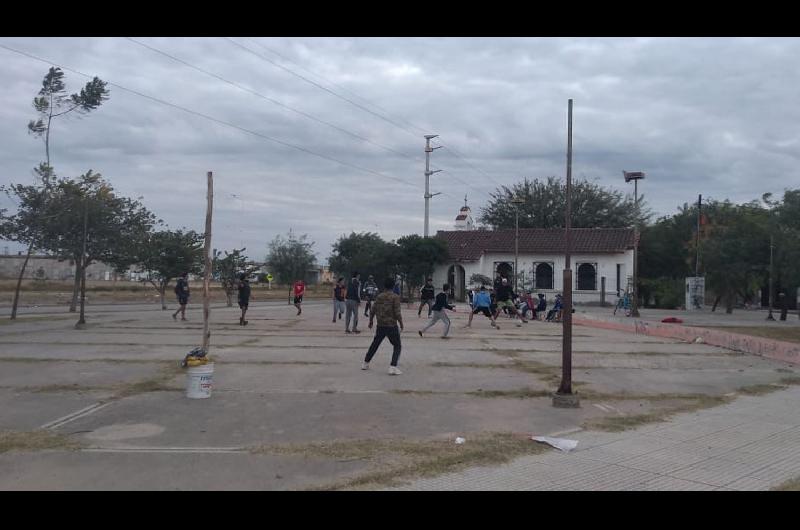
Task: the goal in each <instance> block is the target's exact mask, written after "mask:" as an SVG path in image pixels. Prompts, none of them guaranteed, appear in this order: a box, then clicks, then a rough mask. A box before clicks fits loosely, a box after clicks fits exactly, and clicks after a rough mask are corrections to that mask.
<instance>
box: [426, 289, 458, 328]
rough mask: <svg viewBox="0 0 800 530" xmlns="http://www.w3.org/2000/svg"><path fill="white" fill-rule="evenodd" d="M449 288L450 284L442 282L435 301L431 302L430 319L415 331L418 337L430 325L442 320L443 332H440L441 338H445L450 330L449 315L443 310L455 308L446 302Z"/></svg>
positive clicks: (453, 309)
mask: <svg viewBox="0 0 800 530" xmlns="http://www.w3.org/2000/svg"><path fill="white" fill-rule="evenodd" d="M449 288H450V286H449V285H448V284H444V285H443V286H442V292H441V293H439V294H437V295H436V303H434V304H433V318H431V321H430V322H428V325H427V326H425V327H424V328H422V329H421V330H419V331H418V332H417V333H419V336H420V337H422V336H423V333H425V332H426V331H428V329H429V328H430V327H431V326H433V325H434V324H436V323H437V322H438V321H440V320H441V321H442V322H444V334H442V338H443V339H446V338H447V333H448V332H449V331H450V317H448V316H447V313H445V312H444V310H445V309H449V310H451V311H455V310H456V308H455V307H453V306H451V305H450V304H448V303H447V293H448V292H449Z"/></svg>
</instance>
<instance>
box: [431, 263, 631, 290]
mask: <svg viewBox="0 0 800 530" xmlns="http://www.w3.org/2000/svg"><path fill="white" fill-rule="evenodd" d="M499 261H505V262H508V263H510V264H511V266H512V267H513V266H514V254H513V253H512V254H495V253H490V254H484V255H482V256H481V259H480V260H478V261H474V262H460V263H459V265H461V266H463V267H464V270H465V272H466V278H467V287H469V278H470V276H471V275H472V274H475V273H480V274H484V275H486V276H488V277H489V278H494V263H495V262H499ZM571 261H572V278H573V286H572V289H573V291H572V292H573V300H574V301H575V302H576V303H585V302H599V301H600V287H601V277H603V276H605V278H606V302H611V303H613V302H614V301H615V300H616V294H617V264H621V265H622V267H621V270H620V283H621V285H620V286H619V287H620V289H622V290H624V289H625V286H626V285H627V277H628V275H630V274H632V273H633V250H628V251H626V252H625V253H616V254H573V255H572V259H571ZM534 262H536V263H539V262H550V263H553V273H554V274H553V287H554V289H547V290H541V289H533V290H534V291H535V292H537V293H538V292H542V293H544V294H545V296H546V297H547V299H548V300H552V299H553V298H554V297H555V294H556V293H558V292H563V285H562V280H563V277H562V274H563V270H564V255H563V254H558V255H556V254H536V255H532V254H520V255H519V260H518V264H519V269H520V271H522V272H524V274H525V279H526V283H528V282H530V280H531V279H532V278H531V274H532V270H533V263H534ZM584 262H588V263H596V264H597V286H596V287H597V289H596V290H595V291H578V290H577V278H578V264H580V263H584ZM452 264H453V262H450V263H447V264H444V265H440V266H439V267H437V268H436V272H435V273H434V275H433V280H434V285H435V286H436V289H437V290H439V289H441V287H442V284H443V283H445V282H447V270H448V268H449V267H450V265H452Z"/></svg>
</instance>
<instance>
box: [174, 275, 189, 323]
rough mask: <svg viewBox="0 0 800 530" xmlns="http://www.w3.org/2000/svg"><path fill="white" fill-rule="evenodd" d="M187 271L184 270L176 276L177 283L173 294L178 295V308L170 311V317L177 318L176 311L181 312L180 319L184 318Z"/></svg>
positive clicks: (187, 295) (187, 283) (187, 282)
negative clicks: (172, 311) (178, 276)
mask: <svg viewBox="0 0 800 530" xmlns="http://www.w3.org/2000/svg"><path fill="white" fill-rule="evenodd" d="M188 276H189V273H188V272H184V273H183V274H181V275H180V278H178V283H176V284H175V294H176V295H178V305H179V306H180V307H178V310H177V311H175V312H174V313H172V319H173V320H178V313H180V314H181V320H186V304H188V303H189V281H188V280H187V277H188Z"/></svg>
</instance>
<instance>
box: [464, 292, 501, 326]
mask: <svg viewBox="0 0 800 530" xmlns="http://www.w3.org/2000/svg"><path fill="white" fill-rule="evenodd" d="M491 305H492V298H491V297H490V296H489V292H488V291H487V290H486V286H485V285H481V289H480V291H478V292H477V293H475V296H474V297H473V298H472V306H473V307H472V312H471V313H470V314H469V322H467V326H466V327H471V326H472V317H473V316H474V315H477V314H478V313H483V314H484V315H486V316H487V317H488V318H489V320H491V321H492V327H494V328H497V329H500V326H498V325H497V322H495V318H494V313H493V312H492V311H491V309H490V307H491Z"/></svg>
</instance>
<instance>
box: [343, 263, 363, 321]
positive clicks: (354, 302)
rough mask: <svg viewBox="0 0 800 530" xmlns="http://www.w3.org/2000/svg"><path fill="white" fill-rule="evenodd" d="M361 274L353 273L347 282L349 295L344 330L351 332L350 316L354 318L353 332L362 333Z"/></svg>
mask: <svg viewBox="0 0 800 530" xmlns="http://www.w3.org/2000/svg"><path fill="white" fill-rule="evenodd" d="M359 278H361V275H360V274H358V272H354V273H353V277H352V278H350V283H349V284H347V296H346V300H345V311H346V313H345V317H344V332H345V333H350V317H352V318H353V333H356V334H358V333H361V332H360V331H359V330H358V306H359V304H360V303H361V280H360V279H359Z"/></svg>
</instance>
